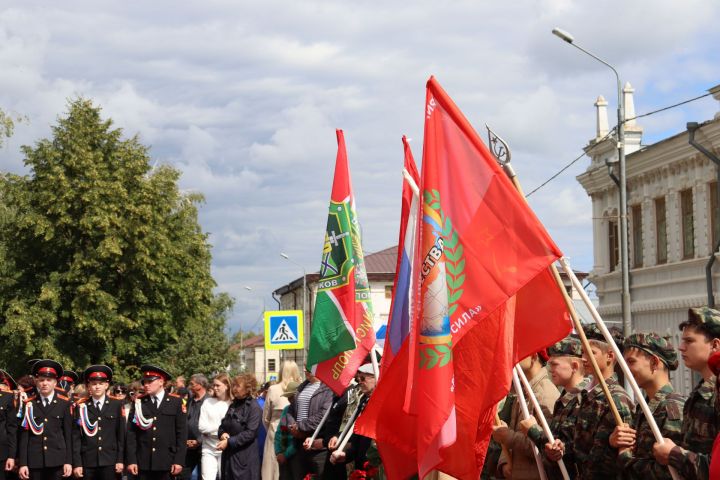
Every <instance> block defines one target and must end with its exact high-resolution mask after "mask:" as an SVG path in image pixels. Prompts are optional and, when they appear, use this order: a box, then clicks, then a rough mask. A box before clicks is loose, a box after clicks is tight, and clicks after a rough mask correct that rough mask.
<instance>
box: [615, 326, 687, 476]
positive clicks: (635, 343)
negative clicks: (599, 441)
mask: <svg viewBox="0 0 720 480" xmlns="http://www.w3.org/2000/svg"><path fill="white" fill-rule="evenodd" d="M623 356H624V357H625V362H626V363H627V365H628V368H629V369H630V372H631V373H632V375H633V378H635V381H636V382H637V384H638V386H639V387H640V388H642V389H643V390H645V394H646V396H647V402H648V405H649V406H650V408H651V409H652V414H653V418H654V419H655V423H656V424H657V426H658V428H660V431H661V433H662V435H663V437H667V438H670V439H672V440H674V441H679V440H680V430H681V428H682V409H683V404H684V403H685V398H684V397H683V396H682V395H680V394H678V393H675V391H674V389H673V386H672V384H671V383H670V371H672V370H676V369H677V367H678V359H677V352H675V349H674V348H673V346H672V345H671V344H670V342H668V341H667V340H666V339H664V338H663V337H661V336H659V335H658V334H656V333H634V334H632V335H630V336H629V337H627V338H626V339H625V344H624V349H623ZM654 443H655V436H654V435H653V432H652V430H651V428H650V425H649V424H648V422H647V420H646V418H645V415H644V414H643V412H642V409H641V408H640V406H639V405H638V406H637V407H636V408H635V414H634V415H633V418H632V423H631V426H629V425H619V426H616V427H615V430H614V431H613V433H612V435H611V436H610V444H611V445H612V446H613V447H615V448H618V449H619V456H618V459H619V461H620V464H621V465H622V467H623V471H624V473H625V476H626V477H627V478H630V479H640V478H657V479H670V478H672V477H671V475H670V471H669V470H668V468H667V466H664V465H660V464H659V463H657V462H656V461H655V458H654V457H653V454H652V446H653V444H654Z"/></svg>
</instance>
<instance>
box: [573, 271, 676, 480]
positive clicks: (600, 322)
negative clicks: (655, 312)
mask: <svg viewBox="0 0 720 480" xmlns="http://www.w3.org/2000/svg"><path fill="white" fill-rule="evenodd" d="M560 265H562V268H563V270H564V271H565V273H566V274H567V276H568V277H569V278H570V280H571V281H572V283H573V285H574V286H575V288H576V289H577V290H578V292H579V293H580V297H581V298H582V300H583V302H585V305H587V307H588V309H589V310H590V313H591V314H592V316H593V319H594V320H595V323H596V324H597V326H598V329H599V330H600V331H601V332H602V334H603V336H604V337H605V340H607V343H608V344H609V345H610V348H612V350H613V352H614V353H615V356H616V357H617V359H618V363H619V364H620V368H621V369H622V371H623V373H624V374H625V378H626V379H627V380H628V383H629V384H630V387H631V388H632V390H633V393H634V394H635V398H636V399H637V401H638V403H639V404H640V408H641V410H642V412H643V414H644V415H645V419H646V420H647V422H648V425H649V426H650V429H651V430H652V432H653V436H654V437H655V440H657V442H658V443H664V441H665V440H664V439H663V436H662V433H661V432H660V428H658V425H657V422H655V418H654V417H653V415H652V412H651V411H650V407H649V406H648V404H647V402H646V401H645V396H644V395H643V393H642V391H641V390H640V387H639V386H638V384H637V382H636V381H635V377H633V375H632V372H631V371H630V368H629V367H628V365H627V362H625V357H623V355H622V352H620V349H619V348H618V346H617V345H616V344H615V341H614V340H613V338H612V335H610V331H609V330H608V328H607V326H606V325H605V322H604V321H603V319H602V317H600V314H599V313H598V311H597V308H595V305H593V303H592V302H591V301H590V297H588V294H587V292H585V289H584V288H582V285H581V284H580V280H578V278H577V277H576V276H575V272H573V271H572V269H571V268H570V264H569V263H568V262H567V260H566V259H565V258H564V257H563V258H561V259H560ZM668 468H669V469H670V475H672V477H673V478H674V479H675V480H680V478H681V477H680V476H679V474H678V472H677V471H675V469H674V468H673V467H671V466H670V465H668Z"/></svg>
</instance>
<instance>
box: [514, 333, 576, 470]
mask: <svg viewBox="0 0 720 480" xmlns="http://www.w3.org/2000/svg"><path fill="white" fill-rule="evenodd" d="M547 352H548V355H549V357H550V359H549V360H548V367H549V369H550V380H551V381H552V383H553V384H554V385H555V386H557V387H558V388H561V389H562V394H561V395H560V398H558V399H557V401H556V402H555V406H554V407H553V414H552V417H551V418H549V419H548V423H549V426H550V430H551V431H552V432H553V434H554V436H555V442H554V443H552V444H551V443H549V439H548V438H547V436H546V435H545V432H544V431H543V429H542V428H541V427H540V426H539V425H538V424H537V420H536V419H535V417H534V416H533V415H530V416H529V417H528V418H526V419H525V420H523V421H521V422H520V428H521V430H522V431H523V433H525V434H526V435H527V436H528V437H529V438H530V439H531V440H532V441H533V443H535V445H536V446H537V447H538V449H540V451H543V450H544V451H545V455H546V457H547V459H548V460H549V462H547V466H548V467H549V470H551V471H552V472H553V473H554V474H556V475H552V476H553V477H557V478H559V475H560V470H559V467H558V466H557V463H556V462H558V461H559V460H560V459H561V458H562V460H563V462H564V463H565V466H566V467H567V469H568V471H569V472H571V473H575V471H576V468H575V463H574V457H573V453H572V452H573V445H572V441H573V435H574V432H575V424H576V423H577V408H578V406H579V405H580V400H581V398H582V397H581V392H582V391H584V390H585V389H586V387H587V385H588V384H589V380H588V379H587V378H585V376H584V372H585V369H584V367H583V361H582V345H581V343H580V340H579V339H578V337H577V336H574V335H570V336H567V337H565V338H564V339H562V340H560V341H559V342H557V343H556V344H554V345H552V346H551V347H549V348H548V349H547Z"/></svg>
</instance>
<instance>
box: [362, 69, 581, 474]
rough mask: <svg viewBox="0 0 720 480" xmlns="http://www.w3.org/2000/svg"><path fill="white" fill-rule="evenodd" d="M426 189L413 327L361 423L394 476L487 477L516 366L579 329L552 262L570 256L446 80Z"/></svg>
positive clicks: (428, 150)
mask: <svg viewBox="0 0 720 480" xmlns="http://www.w3.org/2000/svg"><path fill="white" fill-rule="evenodd" d="M421 192H422V197H423V202H422V205H421V213H422V221H421V222H419V228H418V232H417V237H416V238H417V239H418V243H417V244H418V245H419V248H418V249H416V251H417V253H416V257H415V262H414V268H413V274H414V277H413V293H414V295H413V300H414V302H413V317H412V327H411V332H410V335H409V337H408V342H407V343H406V345H404V346H403V348H402V349H401V350H400V353H399V354H398V356H397V357H396V359H395V361H394V362H393V365H392V366H391V367H390V368H389V369H388V371H387V372H386V374H385V375H384V377H382V378H381V381H380V383H379V385H378V387H377V389H376V391H375V392H374V393H373V396H372V398H371V400H370V403H369V404H368V406H367V408H366V409H365V412H364V413H363V415H362V416H361V417H360V420H359V421H358V427H357V431H359V432H360V433H362V434H364V435H367V436H370V437H373V438H376V440H377V443H378V447H379V449H380V453H381V455H382V457H383V462H384V464H385V466H386V469H387V472H388V475H389V477H390V478H398V479H399V478H407V477H408V476H409V475H411V474H412V473H414V472H418V473H419V474H420V476H421V478H422V476H423V475H425V474H426V473H427V472H428V471H430V470H432V469H434V468H437V469H439V470H441V471H444V472H446V473H448V474H451V475H453V476H455V477H459V478H473V479H476V478H477V477H478V475H479V470H480V469H481V467H482V462H483V457H484V452H485V448H486V447H487V442H488V438H489V433H490V425H491V421H492V418H493V415H494V405H495V404H496V403H497V402H498V401H499V400H500V399H501V398H502V397H503V396H504V395H505V394H507V391H508V389H509V385H510V376H511V370H512V366H513V365H514V364H515V363H517V361H519V360H520V359H522V358H524V357H525V356H527V355H529V354H531V353H533V352H535V351H537V350H539V349H541V348H543V347H545V346H547V345H550V344H552V343H554V342H555V341H557V340H558V339H560V338H562V337H564V336H565V335H566V334H567V333H568V332H569V330H570V322H569V319H568V315H567V311H566V308H565V304H564V300H563V297H562V293H561V292H560V290H559V289H558V287H557V285H556V284H555V282H554V279H553V277H552V276H551V275H550V273H549V271H548V267H549V265H550V264H551V263H552V262H554V261H555V260H556V259H557V258H559V257H560V256H561V255H562V253H561V252H560V250H559V249H558V248H557V246H556V245H555V244H554V243H553V241H552V239H551V238H550V237H549V235H548V234H547V232H546V231H545V229H544V228H543V227H542V225H541V224H540V222H539V221H538V219H537V218H536V217H535V215H534V214H533V212H532V211H531V210H530V208H529V207H528V205H527V204H526V202H525V200H524V199H523V198H522V196H521V195H520V194H519V193H518V192H517V191H516V190H515V188H514V187H513V185H512V183H511V182H510V180H509V179H508V178H507V177H506V175H505V174H504V173H503V171H502V169H501V168H500V167H499V166H498V165H497V163H496V161H495V159H494V157H493V156H492V154H491V153H490V152H489V151H488V149H487V147H486V146H485V145H484V144H483V142H482V140H480V137H479V136H478V135H477V133H475V131H474V130H473V129H472V127H471V126H470V124H469V122H468V121H467V120H466V119H465V117H464V116H463V115H462V113H461V112H460V110H459V109H458V108H457V107H456V106H455V104H454V103H453V102H452V100H451V99H450V98H449V97H448V95H447V94H446V93H445V92H444V90H443V89H442V88H441V87H440V85H439V84H438V83H437V82H436V81H435V79H434V78H431V79H430V80H429V81H428V85H427V101H426V110H425V142H424V151H423V165H422V177H421ZM415 300H417V301H415ZM402 387H404V388H405V391H406V395H405V398H404V399H403V398H402V397H403V395H398V388H402Z"/></svg>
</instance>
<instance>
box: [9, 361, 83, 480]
mask: <svg viewBox="0 0 720 480" xmlns="http://www.w3.org/2000/svg"><path fill="white" fill-rule="evenodd" d="M62 373H63V368H62V366H61V365H60V364H59V363H57V362H56V361H54V360H39V361H38V362H36V363H35V364H34V365H33V367H32V375H33V377H35V390H36V392H37V393H36V394H35V395H33V396H31V397H29V398H28V399H27V400H25V402H24V405H23V413H24V416H23V424H22V426H23V429H22V430H21V432H20V441H19V446H18V465H19V466H20V469H19V470H18V474H19V475H20V478H21V479H22V480H28V479H30V480H57V479H59V478H61V477H69V476H70V475H71V474H72V420H73V419H72V414H71V413H70V407H71V405H72V403H71V402H70V399H69V398H68V397H66V396H65V395H63V394H62V393H61V392H62V390H60V389H56V388H55V387H56V386H57V381H58V378H59V377H60V376H61V375H62Z"/></svg>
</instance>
